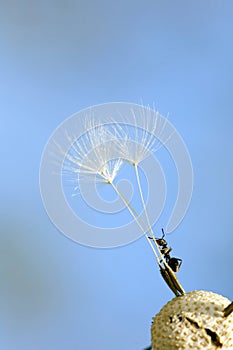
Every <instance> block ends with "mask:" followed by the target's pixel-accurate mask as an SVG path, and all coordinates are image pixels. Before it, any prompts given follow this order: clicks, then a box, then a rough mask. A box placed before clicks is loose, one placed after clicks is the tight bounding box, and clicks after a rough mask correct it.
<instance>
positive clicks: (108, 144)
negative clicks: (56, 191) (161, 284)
mask: <svg viewBox="0 0 233 350" xmlns="http://www.w3.org/2000/svg"><path fill="white" fill-rule="evenodd" d="M149 112H150V110H149V109H148V112H147V113H146V114H143V115H142V118H144V119H143V121H144V127H145V130H138V127H137V123H136V116H135V128H133V132H132V133H131V134H130V133H127V132H126V131H125V130H124V129H123V128H122V127H121V126H120V125H119V124H114V123H113V124H112V125H102V124H100V123H98V122H95V121H94V120H93V121H91V122H89V124H87V132H86V134H84V135H83V136H82V137H81V138H80V139H78V140H72V139H71V137H70V136H68V135H67V137H68V138H69V141H70V143H71V144H72V147H71V148H70V150H69V151H68V152H67V154H66V157H65V162H64V169H65V170H67V171H71V172H72V173H75V174H76V175H77V186H76V189H78V187H79V183H80V182H82V181H85V182H93V181H94V182H95V183H102V184H110V185H111V186H112V188H113V189H114V191H115V192H116V193H117V195H118V196H119V198H120V199H121V200H122V202H123V203H124V205H125V206H126V208H127V209H128V211H129V213H130V214H131V215H132V217H133V218H134V220H135V221H136V223H137V225H138V227H139V228H140V230H141V231H142V233H143V234H144V236H145V237H146V239H147V241H148V243H149V245H150V247H151V249H152V251H153V253H154V255H155V257H156V260H157V263H158V265H159V267H160V271H163V270H164V267H163V266H162V265H161V262H163V265H164V266H165V270H166V271H168V272H169V276H170V277H169V278H170V279H169V283H168V281H167V279H166V278H164V276H163V274H162V276H163V278H164V280H165V282H166V283H167V284H168V286H169V287H170V285H171V284H172V285H179V283H178V281H177V279H176V276H175V274H174V273H173V272H172V271H170V270H171V269H170V267H169V266H168V264H167V263H166V261H165V259H164V256H163V254H162V253H161V251H160V248H159V246H158V244H157V241H156V239H155V237H154V233H153V230H152V228H151V224H150V219H149V216H148V213H147V210H146V205H145V200H144V197H143V191H142V186H141V182H140V177H139V173H138V164H139V163H140V162H141V161H142V160H144V159H145V158H146V157H148V156H149V154H150V153H151V151H152V150H154V149H155V145H156V144H157V139H156V137H155V135H156V133H158V131H157V130H156V127H157V117H158V114H156V118H155V117H154V113H152V112H150V113H149ZM150 127H151V133H149V131H148V129H149V128H150ZM132 135H133V136H134V139H131V137H132ZM124 161H126V162H128V163H129V164H132V165H133V166H134V168H135V174H136V179H137V183H138V189H139V193H140V198H141V202H142V206H143V210H144V212H145V216H146V221H145V220H143V218H141V216H140V215H139V214H138V213H137V211H136V210H135V209H134V208H133V207H132V206H131V204H130V203H129V202H128V201H127V199H126V198H125V197H124V194H123V193H121V191H120V190H119V189H118V187H117V186H116V185H115V184H114V180H115V178H116V177H117V174H118V172H119V171H120V168H121V166H122V164H123V162H124ZM148 233H149V234H150V237H152V238H153V242H154V244H155V247H156V249H157V251H158V254H157V252H156V250H155V248H154V246H153V244H152V242H151V240H150V237H149V235H148ZM158 255H160V258H159V256H158ZM171 279H172V281H171ZM170 281H171V282H172V283H170ZM172 291H173V292H174V293H176V288H172ZM181 291H182V293H183V289H182V287H181ZM180 293H181V292H180ZM182 293H181V294H182Z"/></svg>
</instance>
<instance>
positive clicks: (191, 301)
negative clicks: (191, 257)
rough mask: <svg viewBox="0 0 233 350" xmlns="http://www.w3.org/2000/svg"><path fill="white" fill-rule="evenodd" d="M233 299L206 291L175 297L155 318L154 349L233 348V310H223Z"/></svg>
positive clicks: (214, 349)
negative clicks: (225, 312) (226, 313)
mask: <svg viewBox="0 0 233 350" xmlns="http://www.w3.org/2000/svg"><path fill="white" fill-rule="evenodd" d="M230 303H231V301H230V300H228V299H227V298H225V297H223V296H221V295H218V294H215V293H212V292H206V291H194V292H189V293H186V294H184V295H182V296H179V297H175V298H174V299H172V300H171V301H169V302H168V303H167V304H166V305H165V306H164V307H163V308H162V309H161V310H160V312H159V313H158V314H157V315H156V316H155V317H154V319H153V323H152V326H151V336H152V348H153V350H177V349H179V350H183V349H185V350H189V349H193V350H201V349H205V350H217V349H221V350H230V349H233V313H231V314H230V315H229V316H227V317H224V312H223V311H224V308H226V307H227V306H228V305H229V304H230Z"/></svg>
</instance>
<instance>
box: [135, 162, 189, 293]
mask: <svg viewBox="0 0 233 350" xmlns="http://www.w3.org/2000/svg"><path fill="white" fill-rule="evenodd" d="M134 167H135V173H136V178H137V183H138V188H139V193H140V197H141V201H142V206H143V210H144V212H145V215H146V220H147V225H148V227H149V232H150V234H151V236H152V239H153V242H154V243H155V245H156V248H157V250H158V251H159V254H160V256H161V260H160V261H159V267H160V272H161V275H162V277H163V279H164V280H165V282H166V283H167V285H168V286H169V288H170V289H171V290H172V291H173V293H174V294H175V295H176V296H178V295H182V294H184V293H185V291H184V289H183V287H182V286H181V284H180V283H179V281H178V279H177V277H176V275H175V273H174V272H173V271H172V269H171V268H170V266H169V265H168V264H167V262H166V261H165V259H164V256H163V254H162V253H161V251H160V248H159V245H158V243H157V241H156V238H155V237H154V233H153V231H152V229H151V225H150V220H149V216H148V213H147V210H146V205H145V201H144V197H143V193H142V186H141V181H140V177H139V174H138V166H137V164H135V165H134ZM161 261H163V264H164V268H163V267H162V265H161Z"/></svg>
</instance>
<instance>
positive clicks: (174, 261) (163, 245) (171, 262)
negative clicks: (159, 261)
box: [149, 228, 182, 272]
mask: <svg viewBox="0 0 233 350" xmlns="http://www.w3.org/2000/svg"><path fill="white" fill-rule="evenodd" d="M162 233H163V236H162V238H155V240H156V243H157V244H158V245H159V247H160V251H161V253H162V254H163V256H164V259H165V261H166V263H167V264H168V266H170V268H171V269H172V271H174V272H177V271H179V268H180V266H181V264H182V259H179V258H172V257H171V256H170V252H171V251H172V248H171V247H168V246H167V242H166V240H165V239H164V236H165V233H164V230H163V228H162ZM149 238H150V239H153V238H151V237H149Z"/></svg>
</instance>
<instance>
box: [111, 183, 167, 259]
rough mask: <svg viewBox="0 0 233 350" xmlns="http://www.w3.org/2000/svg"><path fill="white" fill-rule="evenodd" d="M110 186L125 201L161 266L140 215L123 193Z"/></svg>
mask: <svg viewBox="0 0 233 350" xmlns="http://www.w3.org/2000/svg"><path fill="white" fill-rule="evenodd" d="M110 184H111V185H112V187H113V188H114V190H115V191H116V193H117V194H118V196H119V197H120V198H121V200H122V201H123V203H124V204H125V206H126V208H127V209H128V210H129V212H130V214H131V215H132V216H133V218H134V220H135V221H136V223H137V225H138V226H139V228H140V229H141V231H142V233H143V234H144V236H145V237H146V239H147V242H148V243H149V244H150V246H151V249H152V251H153V253H154V255H155V257H156V260H157V262H158V264H159V265H160V262H159V257H158V254H157V253H156V251H155V248H154V246H153V244H152V243H151V241H150V239H149V238H148V236H147V234H146V232H145V230H144V228H143V227H142V225H141V223H140V222H139V221H142V223H143V224H144V225H145V222H144V221H143V220H142V219H140V216H139V214H138V213H137V212H136V210H135V209H134V208H133V207H132V206H131V204H130V203H129V202H128V201H127V200H126V198H125V197H124V195H123V194H122V193H121V191H120V190H119V189H118V188H117V187H116V186H115V185H114V183H113V182H110Z"/></svg>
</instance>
